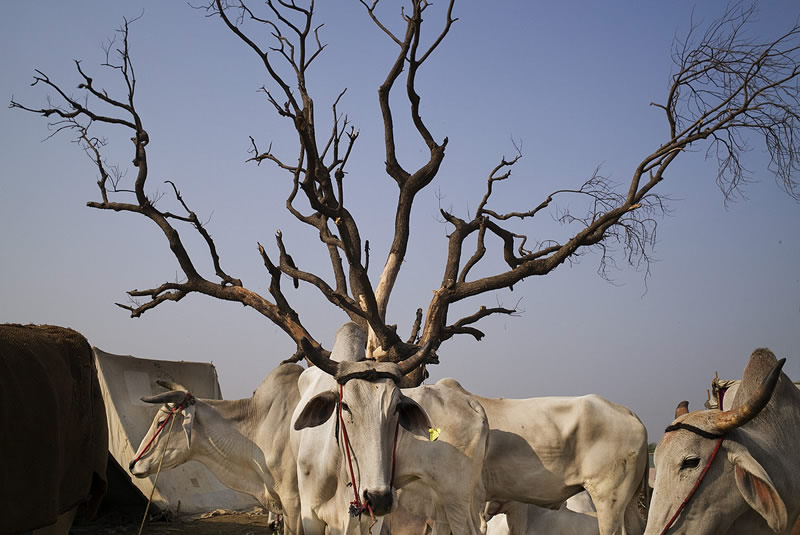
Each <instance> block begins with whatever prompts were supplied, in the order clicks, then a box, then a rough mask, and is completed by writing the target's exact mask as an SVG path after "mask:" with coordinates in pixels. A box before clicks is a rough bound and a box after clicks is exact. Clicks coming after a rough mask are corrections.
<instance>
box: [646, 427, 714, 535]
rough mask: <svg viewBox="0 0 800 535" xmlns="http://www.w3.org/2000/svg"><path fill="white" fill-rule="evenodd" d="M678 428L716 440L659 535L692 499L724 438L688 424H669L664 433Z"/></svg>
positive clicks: (666, 529) (662, 534) (673, 522)
mask: <svg viewBox="0 0 800 535" xmlns="http://www.w3.org/2000/svg"><path fill="white" fill-rule="evenodd" d="M679 429H683V430H685V431H689V432H691V433H694V434H696V435H698V436H701V437H703V438H708V439H715V440H716V441H717V443H716V444H715V445H714V450H713V451H712V452H711V456H710V457H709V458H708V461H707V462H706V465H705V467H703V471H702V472H700V476H698V478H697V481H696V482H695V484H694V486H693V487H692V490H690V491H689V494H687V495H686V498H684V499H683V501H682V502H681V504H680V505H679V506H678V509H677V510H676V511H675V513H674V514H673V515H672V517H671V518H670V519H669V521H668V522H667V525H666V526H664V529H662V530H661V533H660V534H659V535H666V533H667V532H668V531H669V530H670V528H671V527H672V525H673V524H675V521H676V520H677V519H678V515H680V514H681V512H682V511H683V510H684V509H685V508H686V505H687V504H688V503H689V500H691V499H692V496H694V493H695V492H696V491H697V489H698V487H700V483H702V482H703V479H704V478H705V477H706V474H707V473H708V470H709V468H711V463H713V462H714V459H715V458H716V457H717V453H719V450H720V447H722V441H723V440H725V435H716V434H712V433H709V432H707V431H704V430H702V429H699V428H697V427H694V426H692V425H688V424H675V425H671V426H669V427H667V429H666V430H665V431H664V432H665V433H670V432H672V431H677V430H679Z"/></svg>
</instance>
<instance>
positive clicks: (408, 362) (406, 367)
mask: <svg viewBox="0 0 800 535" xmlns="http://www.w3.org/2000/svg"><path fill="white" fill-rule="evenodd" d="M432 345H433V344H432V343H431V342H428V343H427V344H425V345H424V346H422V349H420V350H419V351H417V352H416V353H415V354H414V355H411V356H410V357H408V358H407V359H405V360H401V361H400V362H398V363H397V367H398V368H400V374H401V375H405V374H407V373H408V372H410V371H411V370H413V369H414V368H416V367H417V366H419V365H420V364H423V363H424V362H425V360H426V359H427V358H428V353H429V352H430V350H431V346H432Z"/></svg>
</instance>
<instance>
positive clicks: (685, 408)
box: [675, 400, 689, 418]
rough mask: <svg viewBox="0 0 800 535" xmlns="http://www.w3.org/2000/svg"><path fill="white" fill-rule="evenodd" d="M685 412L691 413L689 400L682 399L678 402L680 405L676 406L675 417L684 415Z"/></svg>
mask: <svg viewBox="0 0 800 535" xmlns="http://www.w3.org/2000/svg"><path fill="white" fill-rule="evenodd" d="M684 414H689V402H688V401H686V400H683V401H681V402H680V403H678V406H677V407H675V418H677V417H678V416H683V415H684Z"/></svg>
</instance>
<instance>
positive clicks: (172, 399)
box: [141, 390, 186, 405]
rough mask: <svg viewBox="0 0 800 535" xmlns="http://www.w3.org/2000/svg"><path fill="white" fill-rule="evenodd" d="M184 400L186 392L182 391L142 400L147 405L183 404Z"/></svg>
mask: <svg viewBox="0 0 800 535" xmlns="http://www.w3.org/2000/svg"><path fill="white" fill-rule="evenodd" d="M184 399H186V392H181V391H180V390H171V391H169V392H162V393H160V394H156V395H155V396H149V397H143V398H141V400H142V401H144V402H145V403H158V404H159V405H160V404H162V403H181V402H182V401H183V400H184Z"/></svg>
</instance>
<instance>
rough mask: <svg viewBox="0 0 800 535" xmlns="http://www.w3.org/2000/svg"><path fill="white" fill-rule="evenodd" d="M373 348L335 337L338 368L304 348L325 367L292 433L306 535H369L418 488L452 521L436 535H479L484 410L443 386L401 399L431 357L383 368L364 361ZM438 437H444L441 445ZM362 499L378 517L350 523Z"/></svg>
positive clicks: (346, 329)
mask: <svg viewBox="0 0 800 535" xmlns="http://www.w3.org/2000/svg"><path fill="white" fill-rule="evenodd" d="M365 342H366V337H365V334H364V332H363V331H362V330H361V329H360V328H359V327H358V326H357V325H355V324H353V323H347V324H345V325H344V326H342V328H340V329H339V331H338V332H337V334H336V340H335V342H334V347H333V350H332V352H331V359H327V358H325V357H322V356H321V355H319V354H318V353H316V352H314V350H313V348H311V347H309V346H308V345H307V344H303V347H304V350H305V351H306V355H307V356H308V357H309V358H310V359H311V360H313V361H314V363H315V364H317V367H315V368H309V369H308V370H306V371H305V372H303V374H302V376H301V377H300V380H299V383H298V384H299V387H300V393H301V400H300V403H299V404H298V406H297V409H296V410H295V413H294V415H293V417H292V427H291V431H290V434H291V442H292V448H293V449H294V451H295V454H296V458H297V472H298V486H299V490H300V495H301V507H302V519H303V520H302V521H303V527H304V529H305V533H306V535H322V534H323V533H324V532H325V529H326V527H327V529H328V530H329V533H330V534H331V535H339V534H341V533H352V532H357V531H361V532H363V531H366V530H367V528H368V527H369V525H370V524H371V521H370V518H369V517H370V516H371V514H374V515H376V516H379V515H385V514H388V513H390V512H391V511H392V510H393V509H394V507H396V503H397V490H396V489H398V488H401V487H403V486H406V485H411V484H415V483H416V484H420V483H421V484H423V485H425V486H426V487H428V488H429V489H431V491H432V492H433V493H434V494H435V495H436V497H437V503H438V504H441V506H440V507H441V511H442V516H443V517H444V518H445V519H446V520H445V521H443V522H442V523H441V524H440V527H439V528H437V529H441V530H442V532H444V530H447V531H446V532H448V533H449V530H452V531H453V533H457V534H459V535H461V534H463V535H476V534H478V533H480V527H479V526H480V511H481V507H482V504H483V498H484V497H483V485H482V480H481V465H482V462H483V458H484V454H485V451H486V440H487V435H488V425H487V422H486V415H485V413H484V411H483V409H482V407H481V406H480V404H478V403H477V402H475V401H474V400H473V399H472V398H471V397H470V396H467V395H464V394H463V393H461V392H459V391H457V390H453V389H451V388H449V387H446V386H441V385H433V386H423V387H418V388H411V389H404V390H403V391H401V390H400V388H398V386H397V381H398V380H399V379H400V378H401V377H402V376H403V375H404V374H405V373H407V372H408V371H410V370H411V369H413V368H414V367H416V366H417V365H418V364H419V363H421V362H422V361H423V359H424V358H425V356H426V349H425V348H423V350H422V351H421V352H420V353H418V354H417V355H415V356H414V357H411V358H410V359H408V360H406V361H403V362H401V363H399V364H395V363H389V362H380V363H376V362H374V361H365V360H364V347H365ZM340 396H341V400H340ZM342 424H343V425H342ZM431 429H438V430H440V436H439V438H438V439H437V440H435V441H431V440H430V438H431V435H430V433H429V432H430V430H431ZM345 432H346V435H345ZM345 436H346V437H347V438H345ZM395 437H397V439H396V443H395ZM348 439H349V440H348ZM395 444H396V448H395ZM348 449H349V456H350V459H351V460H352V471H353V479H354V481H351V474H350V466H349V461H348ZM395 449H396V451H393V450H395ZM354 493H355V494H356V495H357V496H358V502H360V504H363V506H364V507H367V506H369V508H370V510H371V511H365V512H363V514H362V515H361V516H359V517H351V516H350V515H349V514H348V508H349V505H350V503H351V502H353V501H356V499H355V496H354ZM448 524H449V525H448ZM379 531H380V528H379V527H375V531H374V532H375V533H378V532H379Z"/></svg>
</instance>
